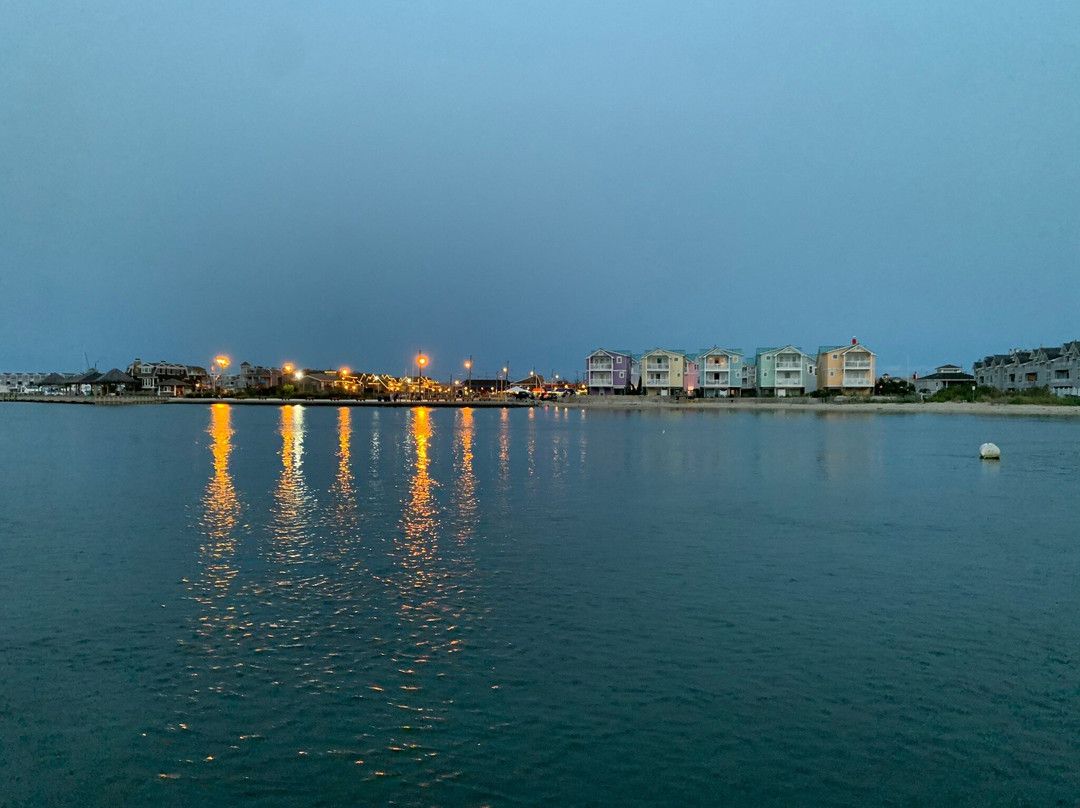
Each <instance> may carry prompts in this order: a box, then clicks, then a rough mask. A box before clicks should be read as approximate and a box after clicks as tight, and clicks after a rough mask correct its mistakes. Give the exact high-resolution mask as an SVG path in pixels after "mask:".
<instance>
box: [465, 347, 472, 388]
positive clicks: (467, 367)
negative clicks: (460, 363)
mask: <svg viewBox="0 0 1080 808" xmlns="http://www.w3.org/2000/svg"><path fill="white" fill-rule="evenodd" d="M465 370H467V371H469V386H468V387H466V388H465V395H466V396H471V395H472V357H471V356H470V357H469V361H467V362H466V363H465Z"/></svg>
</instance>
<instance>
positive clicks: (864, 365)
mask: <svg viewBox="0 0 1080 808" xmlns="http://www.w3.org/2000/svg"><path fill="white" fill-rule="evenodd" d="M844 370H870V360H869V359H844Z"/></svg>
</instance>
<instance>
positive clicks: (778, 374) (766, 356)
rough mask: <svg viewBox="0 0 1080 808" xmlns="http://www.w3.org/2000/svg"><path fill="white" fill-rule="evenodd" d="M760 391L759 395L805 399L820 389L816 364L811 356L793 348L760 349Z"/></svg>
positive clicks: (757, 361)
mask: <svg viewBox="0 0 1080 808" xmlns="http://www.w3.org/2000/svg"><path fill="white" fill-rule="evenodd" d="M755 364H756V365H757V389H758V393H759V395H763V396H777V397H780V398H783V397H786V396H802V395H806V394H807V393H813V392H814V391H815V390H817V365H816V363H815V362H814V358H813V357H812V356H810V354H807V353H803V351H802V350H801V349H799V348H796V347H795V346H794V345H785V346H784V347H783V348H758V350H757V356H756V357H755Z"/></svg>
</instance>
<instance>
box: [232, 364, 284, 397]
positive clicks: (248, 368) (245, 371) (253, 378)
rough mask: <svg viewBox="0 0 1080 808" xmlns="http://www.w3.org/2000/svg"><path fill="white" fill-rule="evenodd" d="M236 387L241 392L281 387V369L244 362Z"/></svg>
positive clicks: (241, 365)
mask: <svg viewBox="0 0 1080 808" xmlns="http://www.w3.org/2000/svg"><path fill="white" fill-rule="evenodd" d="M236 386H237V388H239V389H240V390H268V389H270V388H272V387H280V386H281V369H280V368H267V367H263V366H262V365H251V364H248V363H247V362H242V363H241V364H240V376H239V378H238V379H237V381H236Z"/></svg>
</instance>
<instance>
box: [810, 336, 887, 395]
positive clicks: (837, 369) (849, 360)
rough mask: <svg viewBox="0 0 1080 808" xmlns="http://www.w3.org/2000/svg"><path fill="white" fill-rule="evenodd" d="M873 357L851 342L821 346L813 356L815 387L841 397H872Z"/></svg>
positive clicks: (868, 351)
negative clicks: (815, 357) (814, 361)
mask: <svg viewBox="0 0 1080 808" xmlns="http://www.w3.org/2000/svg"><path fill="white" fill-rule="evenodd" d="M875 364H876V355H875V354H874V352H873V351H871V350H870V349H869V348H867V347H866V346H865V345H863V344H862V343H860V342H859V341H858V340H854V339H853V340H852V341H851V344H850V345H822V346H821V347H820V348H818V356H817V385H818V389H819V390H827V391H830V392H834V393H839V394H841V395H845V396H869V395H873V393H874V380H875V379H877V374H876V373H875V367H874V366H875Z"/></svg>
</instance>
